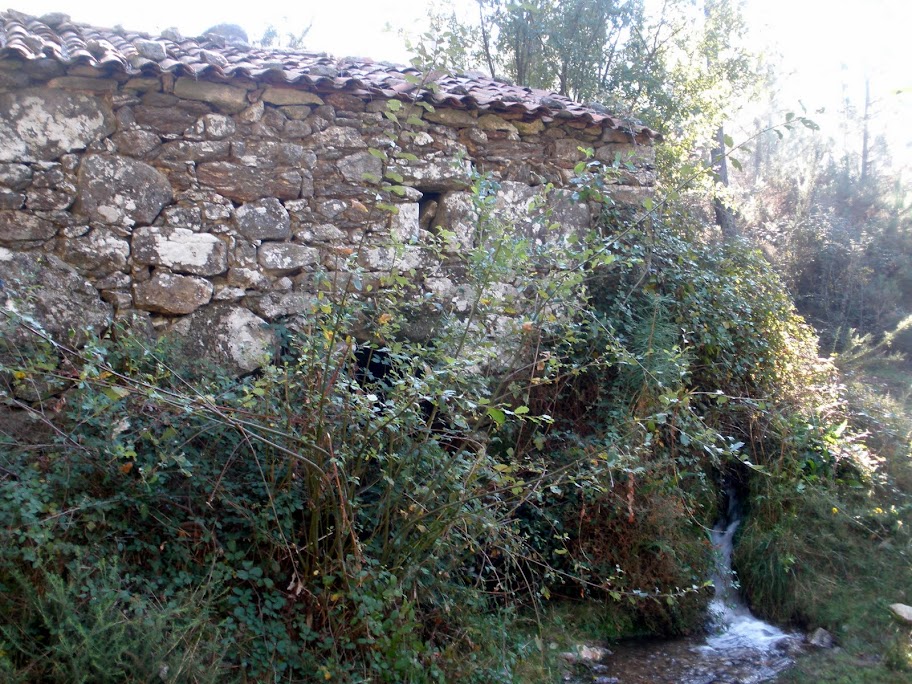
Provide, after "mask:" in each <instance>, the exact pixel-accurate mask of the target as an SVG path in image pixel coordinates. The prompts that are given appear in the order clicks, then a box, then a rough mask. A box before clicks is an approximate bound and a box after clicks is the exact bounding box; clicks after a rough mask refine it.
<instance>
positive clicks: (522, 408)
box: [513, 406, 529, 416]
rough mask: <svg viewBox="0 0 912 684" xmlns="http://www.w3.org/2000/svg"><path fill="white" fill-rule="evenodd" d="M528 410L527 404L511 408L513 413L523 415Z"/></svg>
mask: <svg viewBox="0 0 912 684" xmlns="http://www.w3.org/2000/svg"><path fill="white" fill-rule="evenodd" d="M528 412H529V407H528V406H517V407H516V408H515V409H514V410H513V413H515V414H516V415H517V416H524V415H526V414H527V413H528Z"/></svg>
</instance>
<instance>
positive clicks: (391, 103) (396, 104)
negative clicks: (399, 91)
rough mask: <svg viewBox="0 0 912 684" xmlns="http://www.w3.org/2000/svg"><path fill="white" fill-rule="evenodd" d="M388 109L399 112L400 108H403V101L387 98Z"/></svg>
mask: <svg viewBox="0 0 912 684" xmlns="http://www.w3.org/2000/svg"><path fill="white" fill-rule="evenodd" d="M386 109H387V111H389V112H398V111H399V110H400V109H402V102H400V101H399V100H387V102H386Z"/></svg>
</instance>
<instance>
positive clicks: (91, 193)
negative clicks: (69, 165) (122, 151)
mask: <svg viewBox="0 0 912 684" xmlns="http://www.w3.org/2000/svg"><path fill="white" fill-rule="evenodd" d="M77 191H78V198H79V208H80V209H81V210H82V211H83V212H85V213H87V214H88V215H89V217H90V218H92V219H93V220H95V221H98V222H101V223H108V224H111V225H119V226H126V227H129V226H133V225H136V224H139V225H149V224H151V223H152V221H154V220H155V217H156V216H158V214H159V212H161V210H162V208H163V207H164V206H165V205H166V204H168V203H169V202H170V201H171V198H172V192H171V185H170V183H168V179H167V178H166V177H165V176H164V175H163V174H162V173H161V172H160V171H158V170H156V169H155V168H153V167H151V166H149V165H148V164H146V163H144V162H141V161H136V160H133V159H125V158H123V157H115V156H109V155H101V154H98V155H90V156H87V157H85V158H84V159H83V160H82V164H81V166H80V168H79V180H78V183H77Z"/></svg>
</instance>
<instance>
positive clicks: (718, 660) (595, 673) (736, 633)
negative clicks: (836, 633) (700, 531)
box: [566, 486, 802, 684]
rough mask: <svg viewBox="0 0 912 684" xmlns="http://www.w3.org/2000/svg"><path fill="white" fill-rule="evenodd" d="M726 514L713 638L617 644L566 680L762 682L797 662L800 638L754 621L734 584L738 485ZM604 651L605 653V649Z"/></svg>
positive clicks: (718, 534)
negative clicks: (579, 674)
mask: <svg viewBox="0 0 912 684" xmlns="http://www.w3.org/2000/svg"><path fill="white" fill-rule="evenodd" d="M726 495H727V506H726V511H725V514H724V515H723V516H722V517H721V518H720V519H719V521H718V522H717V523H716V526H715V528H714V529H713V533H712V543H713V545H714V546H715V547H716V549H717V554H716V569H715V572H714V575H713V584H714V585H715V587H716V594H715V597H714V598H713V600H712V603H711V605H710V618H711V625H712V628H711V630H710V634H709V636H704V637H683V638H679V639H669V640H661V639H642V640H631V641H625V642H621V643H619V644H615V645H612V646H611V648H610V651H607V653H608V655H607V656H605V657H602V658H600V659H599V660H598V662H593V663H591V664H590V671H591V674H590V675H589V676H588V677H585V678H582V679H573V678H570V679H568V680H566V681H571V682H579V684H608V683H609V682H610V683H611V684H720V683H722V682H738V684H760V683H761V682H769V681H771V680H773V679H775V678H776V676H777V675H779V674H780V673H781V672H783V671H784V670H785V669H787V668H788V667H789V666H790V665H791V664H792V662H793V657H794V655H795V653H796V650H797V649H799V648H800V643H801V641H802V639H801V637H800V636H799V635H795V634H788V633H786V632H783V631H782V630H781V629H779V628H777V627H774V626H773V625H770V624H768V623H766V622H764V621H763V620H760V619H758V618H756V617H754V616H753V615H752V614H751V612H750V609H749V608H748V607H747V604H746V603H745V602H744V600H743V599H742V598H741V595H740V594H739V593H738V588H737V586H736V584H735V583H734V582H733V578H734V573H733V572H732V565H731V560H732V550H733V546H734V538H735V532H737V530H738V525H739V524H740V523H741V520H742V516H743V511H742V509H741V505H740V501H739V499H738V496H737V492H736V490H735V488H734V487H731V486H729V487H727V488H726ZM603 650H604V649H603Z"/></svg>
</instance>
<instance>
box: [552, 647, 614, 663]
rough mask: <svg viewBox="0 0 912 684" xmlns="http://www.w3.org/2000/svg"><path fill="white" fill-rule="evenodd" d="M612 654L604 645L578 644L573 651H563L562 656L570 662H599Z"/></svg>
mask: <svg viewBox="0 0 912 684" xmlns="http://www.w3.org/2000/svg"><path fill="white" fill-rule="evenodd" d="M610 655H611V651H610V650H608V649H607V648H604V647H602V646H588V645H583V646H577V647H576V648H575V649H574V650H572V651H567V652H565V653H561V654H560V657H561V658H563V659H564V660H566V661H567V662H568V663H588V664H592V663H597V662H599V661H601V660H604V659H605V658H607V657H608V656H610Z"/></svg>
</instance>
